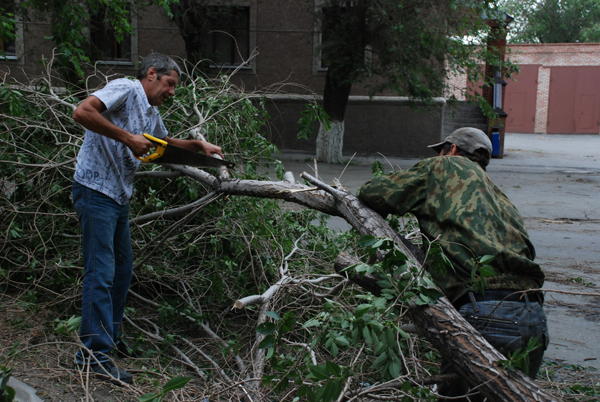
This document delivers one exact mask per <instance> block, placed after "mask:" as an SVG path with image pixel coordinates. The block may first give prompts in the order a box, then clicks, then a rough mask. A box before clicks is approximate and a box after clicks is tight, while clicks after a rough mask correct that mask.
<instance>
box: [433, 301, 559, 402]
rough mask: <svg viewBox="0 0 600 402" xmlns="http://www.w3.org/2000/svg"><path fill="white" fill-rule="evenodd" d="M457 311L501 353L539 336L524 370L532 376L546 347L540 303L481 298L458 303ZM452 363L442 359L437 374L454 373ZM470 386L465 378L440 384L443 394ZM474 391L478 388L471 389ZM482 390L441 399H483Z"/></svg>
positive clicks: (545, 332)
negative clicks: (465, 396)
mask: <svg viewBox="0 0 600 402" xmlns="http://www.w3.org/2000/svg"><path fill="white" fill-rule="evenodd" d="M458 312H459V313H460V314H461V315H462V316H463V317H464V318H465V319H466V320H467V321H468V322H469V323H470V324H471V325H472V326H473V327H474V328H475V329H476V330H477V331H479V333H481V335H483V337H484V338H485V339H486V340H487V341H488V342H489V343H490V344H491V345H492V346H493V347H494V348H496V350H498V351H499V352H500V353H502V354H503V355H504V356H506V357H508V355H509V354H511V353H513V352H515V351H516V350H518V349H521V350H524V349H525V348H526V347H527V344H528V342H529V340H530V339H531V338H536V337H537V338H538V343H539V344H540V347H538V348H537V349H535V350H534V351H533V352H531V353H530V354H529V372H528V373H525V374H527V375H529V377H531V378H532V379H535V376H536V375H537V373H538V371H539V369H540V366H541V364H542V358H543V356H544V351H545V350H546V348H547V347H548V343H549V342H550V337H549V336H548V325H547V323H546V314H545V313H544V309H543V307H542V306H541V305H540V303H538V302H537V301H536V302H530V301H529V300H527V302H517V301H504V302H502V303H500V301H481V302H476V303H467V304H464V305H462V306H460V308H459V310H458ZM453 372H454V369H453V368H452V364H451V362H450V361H448V360H447V359H442V366H441V369H440V374H450V373H453ZM470 388H472V387H471V386H470V385H469V383H468V382H467V381H465V380H462V379H460V380H458V381H453V382H452V383H445V384H443V385H442V386H440V388H439V391H438V392H439V394H440V395H444V396H453V397H454V396H461V395H467V394H469V389H470ZM474 392H477V391H474ZM483 399H484V396H483V395H482V394H476V395H469V396H468V399H467V398H460V399H446V398H440V400H443V401H453V402H455V401H471V402H475V401H483Z"/></svg>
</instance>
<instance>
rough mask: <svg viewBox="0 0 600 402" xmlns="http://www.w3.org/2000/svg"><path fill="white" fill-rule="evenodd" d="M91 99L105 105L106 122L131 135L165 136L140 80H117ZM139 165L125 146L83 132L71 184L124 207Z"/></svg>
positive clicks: (164, 129) (158, 116)
mask: <svg viewBox="0 0 600 402" xmlns="http://www.w3.org/2000/svg"><path fill="white" fill-rule="evenodd" d="M91 96H95V97H96V98H98V99H100V101H101V102H102V103H103V104H104V106H106V110H105V111H104V112H103V113H102V115H103V116H104V117H105V118H106V119H108V120H109V121H111V122H112V123H114V124H115V125H116V126H118V127H121V128H123V129H125V130H127V131H129V132H130V133H131V134H136V135H141V134H143V133H149V134H151V135H153V136H154V137H156V138H164V137H166V136H167V134H168V133H167V129H166V128H165V125H164V124H163V121H162V119H161V117H160V114H159V112H158V108H157V107H156V106H151V105H150V103H149V102H148V98H147V96H146V93H145V92H144V87H143V86H142V83H141V82H140V81H138V80H135V81H131V80H129V79H127V78H121V79H117V80H114V81H111V82H109V83H108V85H106V86H105V87H104V88H102V89H100V90H98V91H96V92H94V93H93V94H92V95H91ZM139 165H140V161H139V160H138V159H136V158H135V157H134V156H133V153H132V152H131V150H130V149H129V148H128V147H127V146H126V145H125V144H123V143H121V142H119V141H116V140H113V139H111V138H108V137H105V136H103V135H100V134H98V133H95V132H93V131H91V130H87V131H86V132H85V139H84V141H83V145H82V147H81V149H80V151H79V154H78V155H77V168H76V170H75V181H77V182H78V183H80V184H82V185H84V186H86V187H88V188H91V189H92V190H96V191H99V192H101V193H102V194H105V195H107V196H108V197H110V198H112V199H113V200H115V201H116V202H117V203H119V204H120V205H124V204H126V203H127V202H128V201H129V199H130V198H131V194H132V192H133V178H134V176H135V172H136V170H137V169H138V167H139Z"/></svg>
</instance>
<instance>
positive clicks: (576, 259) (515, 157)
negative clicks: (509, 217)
mask: <svg viewBox="0 0 600 402" xmlns="http://www.w3.org/2000/svg"><path fill="white" fill-rule="evenodd" d="M504 149H505V150H504V157H503V158H502V159H493V160H492V161H491V163H490V166H489V167H488V174H489V176H490V177H491V178H492V180H493V181H494V182H495V183H496V185H497V186H498V187H499V188H500V189H501V190H502V191H503V192H504V193H505V194H506V195H507V196H508V197H509V199H510V200H511V201H512V202H513V203H514V204H515V205H516V206H517V208H518V209H519V210H520V211H521V214H522V215H523V217H524V218H525V223H526V225H527V229H528V231H529V234H530V237H531V239H532V241H533V243H534V245H535V247H536V251H537V257H536V261H537V262H539V263H540V265H541V266H542V267H543V269H544V271H545V273H546V283H545V285H544V289H548V291H547V292H546V302H545V310H546V314H547V316H548V325H549V330H550V337H551V341H550V346H549V348H548V350H547V351H546V354H545V358H546V359H548V360H555V361H560V362H562V363H567V364H573V365H580V366H592V367H595V368H600V336H599V335H598V332H599V330H600V297H594V296H585V295H576V294H570V293H558V292H553V291H551V290H558V291H561V292H572V293H591V294H599V295H600V247H599V244H600V236H599V235H600V136H597V135H537V134H507V135H506V137H505V143H504ZM432 156H434V154H433V152H432ZM345 157H346V158H347V160H351V162H350V163H349V164H347V165H346V166H341V165H328V164H318V165H317V170H318V174H319V176H320V177H321V178H322V179H323V180H324V181H326V182H328V183H331V182H332V180H333V178H337V179H339V180H340V181H341V183H342V185H344V187H346V189H348V190H349V191H351V192H352V193H356V190H357V189H358V187H359V186H360V185H361V184H362V183H364V182H365V181H367V180H368V179H369V178H370V177H371V169H370V166H371V163H372V162H373V160H375V159H378V160H380V161H382V162H383V163H384V164H386V165H387V166H388V167H389V166H391V165H393V166H396V167H399V168H402V169H406V168H409V167H411V166H412V165H414V164H415V163H416V162H417V161H418V159H400V158H384V157H383V156H378V157H356V156H354V157H352V155H347V156H346V155H345ZM281 159H282V160H283V163H284V166H285V167H286V170H288V171H291V172H294V174H295V176H296V179H297V180H298V177H299V175H300V173H302V172H303V171H306V172H308V173H310V174H313V175H314V174H315V172H314V162H311V160H312V155H310V154H308V153H299V152H284V153H283V154H282V155H281ZM386 170H391V169H389V168H388V169H386ZM330 226H331V227H333V228H335V229H338V230H349V226H348V224H347V223H346V222H345V221H344V220H343V219H341V218H332V219H331V220H330Z"/></svg>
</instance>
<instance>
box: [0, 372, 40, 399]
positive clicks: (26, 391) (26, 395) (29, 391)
mask: <svg viewBox="0 0 600 402" xmlns="http://www.w3.org/2000/svg"><path fill="white" fill-rule="evenodd" d="M8 386H9V387H11V388H13V389H14V390H15V393H16V395H15V401H16V402H43V401H42V399H41V398H40V397H39V396H37V395H36V393H37V391H36V390H35V388H32V387H30V386H29V385H27V384H25V383H22V382H21V381H19V380H17V379H16V378H14V377H10V378H9V379H8Z"/></svg>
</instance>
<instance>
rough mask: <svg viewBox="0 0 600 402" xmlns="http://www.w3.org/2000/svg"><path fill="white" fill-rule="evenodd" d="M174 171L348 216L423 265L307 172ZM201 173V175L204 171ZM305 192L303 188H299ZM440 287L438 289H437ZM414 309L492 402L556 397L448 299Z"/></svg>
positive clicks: (406, 245)
mask: <svg viewBox="0 0 600 402" xmlns="http://www.w3.org/2000/svg"><path fill="white" fill-rule="evenodd" d="M171 167H172V168H173V169H175V170H179V171H181V172H183V173H184V174H187V175H190V176H193V177H194V178H196V179H197V180H198V179H199V180H200V181H203V182H204V183H205V184H208V185H209V186H211V187H212V188H213V189H214V190H216V191H217V192H222V193H225V194H231V195H246V196H253V197H261V198H278V199H284V200H287V201H291V202H296V203H298V204H301V205H305V206H307V207H309V208H313V209H316V210H319V211H322V212H325V213H328V214H330V215H335V216H341V217H343V218H344V219H345V220H346V221H347V222H348V223H349V224H350V225H351V226H352V227H353V228H354V229H355V230H357V231H358V232H359V233H360V234H361V235H372V236H375V237H379V238H381V237H386V238H392V239H394V241H395V242H396V244H397V246H398V247H399V248H400V250H402V252H403V253H404V254H405V255H406V256H407V257H408V258H409V260H411V261H412V263H414V264H415V265H417V266H422V261H423V256H420V255H418V253H417V250H418V249H415V247H414V246H413V245H412V244H410V242H408V241H407V240H406V239H404V238H403V237H402V236H399V235H398V234H397V233H396V232H395V231H394V230H393V229H392V228H391V227H390V226H389V225H388V224H387V222H386V221H385V219H383V218H382V217H381V216H380V215H379V214H377V213H376V212H375V211H373V210H372V209H370V208H369V207H367V206H366V205H365V204H363V203H362V202H361V201H360V200H359V199H358V198H356V197H355V196H354V195H352V194H350V193H349V192H348V191H346V190H338V189H335V188H332V187H329V186H328V185H326V184H324V183H322V182H320V181H318V180H317V179H315V178H314V177H312V176H310V175H309V174H307V173H303V174H302V175H301V177H302V178H304V179H305V180H307V181H309V182H310V183H311V184H313V185H315V186H316V187H317V188H319V190H314V189H310V188H308V187H306V186H304V185H301V184H293V183H292V181H293V179H291V178H290V176H289V175H286V177H287V178H288V179H287V181H280V182H266V181H255V180H224V181H220V180H217V179H216V178H214V177H212V178H209V176H210V175H207V174H206V173H205V172H202V171H198V169H193V168H187V167H181V166H176V165H173V166H171ZM200 172H201V173H200ZM298 190H301V191H298ZM358 262H360V261H359V260H357V259H355V258H353V257H351V256H349V255H341V256H340V257H338V259H337V261H336V264H335V269H336V270H337V271H339V270H341V269H343V268H345V267H349V266H351V265H353V264H355V263H358ZM350 279H351V280H353V281H354V282H356V283H357V284H358V285H359V286H363V287H365V288H366V289H368V290H370V291H372V292H374V293H376V292H378V289H379V286H378V285H377V283H376V282H377V278H375V277H368V276H365V277H360V276H357V275H356V276H350ZM438 290H439V289H438ZM409 309H410V313H411V317H412V318H413V321H414V324H415V326H416V327H417V329H418V331H419V333H421V334H423V336H425V337H426V338H427V339H428V340H429V341H430V342H431V343H432V344H433V345H434V346H435V347H436V348H437V349H438V350H439V351H440V353H441V354H442V355H443V356H444V357H446V358H448V359H449V360H450V361H452V362H453V364H454V367H455V369H456V371H457V373H458V374H459V375H461V376H462V377H463V378H465V379H466V380H467V381H469V383H470V384H471V385H473V387H478V389H479V390H480V391H481V392H482V393H483V394H484V395H485V396H487V397H488V400H489V401H493V402H532V401H540V402H549V401H557V399H556V398H554V397H552V396H551V395H549V394H548V393H546V392H545V391H543V390H541V389H540V388H539V387H538V386H537V385H536V384H535V382H533V381H532V380H531V379H530V378H529V377H527V376H526V375H525V374H523V373H522V372H521V371H510V370H506V369H504V368H502V367H501V366H499V365H498V364H497V362H498V360H504V359H505V357H504V356H502V355H501V354H500V353H499V352H498V351H496V349H494V348H493V347H492V346H491V345H490V344H489V343H488V342H487V341H486V340H485V339H484V338H483V337H482V336H481V335H480V334H479V333H478V332H477V331H476V330H475V329H474V328H473V327H472V326H471V325H470V324H469V323H468V322H467V321H466V320H465V319H464V318H463V317H462V316H461V315H460V314H459V313H458V312H457V311H456V309H454V307H453V306H452V305H451V304H450V302H449V301H448V299H446V298H445V297H444V298H442V299H439V300H437V303H436V304H430V305H425V306H418V305H417V304H416V303H414V301H410V302H409Z"/></svg>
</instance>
